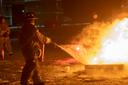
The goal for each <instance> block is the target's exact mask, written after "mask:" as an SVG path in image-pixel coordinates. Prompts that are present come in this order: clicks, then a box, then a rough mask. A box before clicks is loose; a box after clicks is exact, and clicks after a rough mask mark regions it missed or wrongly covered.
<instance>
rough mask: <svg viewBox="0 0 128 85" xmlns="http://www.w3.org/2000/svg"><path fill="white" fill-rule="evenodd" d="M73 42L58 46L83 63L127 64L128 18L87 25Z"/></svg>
mask: <svg viewBox="0 0 128 85" xmlns="http://www.w3.org/2000/svg"><path fill="white" fill-rule="evenodd" d="M77 39H79V40H78V41H77ZM73 42H74V41H73ZM75 42H77V44H70V45H61V46H60V48H62V49H63V50H65V51H66V52H67V53H69V54H70V55H71V56H72V57H74V58H75V59H76V60H78V61H79V62H81V63H83V64H121V63H122V64H127V63H128V18H124V19H116V20H114V21H113V22H111V23H110V22H107V23H104V22H102V23H101V22H96V23H93V24H91V25H88V26H86V27H85V28H84V29H83V30H82V32H81V33H80V34H79V35H78V36H76V41H75Z"/></svg>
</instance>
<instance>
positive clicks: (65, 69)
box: [0, 40, 128, 85]
mask: <svg viewBox="0 0 128 85" xmlns="http://www.w3.org/2000/svg"><path fill="white" fill-rule="evenodd" d="M12 45H13V51H14V55H12V56H6V57H5V60H0V85H20V84H19V82H20V76H21V72H22V68H23V65H24V59H23V56H22V53H21V51H20V47H19V45H18V43H17V42H16V41H15V40H13V43H12ZM41 70H42V77H43V78H44V82H45V84H46V85H128V77H127V76H126V75H123V74H122V75H123V76H121V77H118V76H116V75H118V74H113V75H108V76H109V77H106V76H103V75H98V76H94V75H91V74H88V73H87V72H86V69H85V65H83V64H80V63H79V62H78V61H76V60H75V59H74V58H72V57H71V56H70V55H68V54H67V53H66V52H64V51H63V50H61V49H60V48H58V47H55V46H53V45H48V46H46V51H45V61H44V63H43V64H42V68H41ZM93 74H95V73H93ZM120 75H121V74H120Z"/></svg>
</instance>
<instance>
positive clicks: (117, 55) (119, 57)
mask: <svg viewBox="0 0 128 85" xmlns="http://www.w3.org/2000/svg"><path fill="white" fill-rule="evenodd" d="M90 63H92V64H114V63H123V64H124V63H128V18H124V19H123V20H121V21H119V22H117V23H116V24H115V25H114V26H113V27H112V29H111V32H110V33H109V34H108V35H107V36H106V37H105V38H104V39H103V40H102V44H101V49H100V50H99V52H98V54H97V55H96V56H95V57H94V58H93V59H92V61H91V62H90Z"/></svg>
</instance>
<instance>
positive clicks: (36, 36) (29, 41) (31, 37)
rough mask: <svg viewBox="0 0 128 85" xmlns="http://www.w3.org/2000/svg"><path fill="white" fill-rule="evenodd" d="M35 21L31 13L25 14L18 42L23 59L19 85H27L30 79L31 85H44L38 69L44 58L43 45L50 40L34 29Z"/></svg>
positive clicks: (35, 18)
mask: <svg viewBox="0 0 128 85" xmlns="http://www.w3.org/2000/svg"><path fill="white" fill-rule="evenodd" d="M37 19H38V18H37V17H36V16H35V14H34V13H33V12H28V13H26V14H25V21H24V24H23V26H22V28H21V30H20V37H19V42H20V45H21V49H22V53H23V56H24V58H25V65H24V68H23V70H22V75H21V85H29V79H30V77H31V78H32V80H33V85H44V82H43V80H42V78H41V72H40V70H39V69H40V64H41V63H42V61H43V58H44V48H45V44H48V43H50V42H51V39H50V38H48V37H46V36H44V35H43V34H42V33H40V32H39V30H38V29H37V28H36V26H35V25H36V24H35V22H36V20H37Z"/></svg>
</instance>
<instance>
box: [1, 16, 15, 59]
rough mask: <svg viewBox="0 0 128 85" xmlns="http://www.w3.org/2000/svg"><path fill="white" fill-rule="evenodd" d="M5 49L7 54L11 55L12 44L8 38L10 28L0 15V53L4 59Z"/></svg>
mask: <svg viewBox="0 0 128 85" xmlns="http://www.w3.org/2000/svg"><path fill="white" fill-rule="evenodd" d="M5 50H6V52H7V54H8V55H12V54H13V52H12V46H11V40H10V29H9V27H8V24H7V23H6V20H5V17H4V16H0V55H1V57H2V58H3V59H4V56H5Z"/></svg>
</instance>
